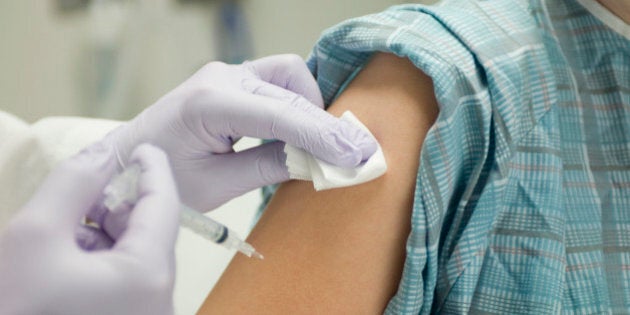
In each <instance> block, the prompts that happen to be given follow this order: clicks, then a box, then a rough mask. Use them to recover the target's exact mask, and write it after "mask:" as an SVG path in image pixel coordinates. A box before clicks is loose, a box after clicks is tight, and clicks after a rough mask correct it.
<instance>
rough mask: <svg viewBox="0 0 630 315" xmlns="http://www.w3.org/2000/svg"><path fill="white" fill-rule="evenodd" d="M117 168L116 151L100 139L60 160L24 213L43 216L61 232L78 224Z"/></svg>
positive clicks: (72, 233) (42, 217)
mask: <svg viewBox="0 0 630 315" xmlns="http://www.w3.org/2000/svg"><path fill="white" fill-rule="evenodd" d="M115 167H116V162H115V157H114V154H113V150H112V148H111V147H110V146H108V145H105V144H103V143H101V142H99V143H96V144H93V145H92V146H90V147H88V148H86V149H84V150H83V151H81V152H80V153H78V154H77V155H75V156H73V157H71V158H70V159H68V160H65V161H63V162H61V163H60V164H59V165H58V166H57V167H56V168H55V169H54V170H53V171H52V172H51V174H50V175H49V176H48V177H47V178H46V179H45V180H44V182H43V184H42V185H41V186H40V188H39V190H38V191H37V192H36V193H35V195H34V196H33V198H31V200H30V201H29V202H28V203H27V204H26V205H25V206H24V215H26V216H34V217H37V218H40V219H43V220H44V222H47V223H49V224H50V225H51V226H53V227H55V228H58V229H59V231H60V232H61V233H65V234H66V235H70V236H74V231H75V227H76V226H77V225H78V224H79V223H80V221H81V219H82V218H83V217H84V216H85V214H86V213H87V212H88V211H89V209H90V208H91V207H92V205H93V204H94V203H95V202H97V201H99V200H100V197H101V195H102V192H103V189H104V187H105V185H107V183H108V182H109V179H110V178H111V176H112V175H113V173H114V170H115Z"/></svg>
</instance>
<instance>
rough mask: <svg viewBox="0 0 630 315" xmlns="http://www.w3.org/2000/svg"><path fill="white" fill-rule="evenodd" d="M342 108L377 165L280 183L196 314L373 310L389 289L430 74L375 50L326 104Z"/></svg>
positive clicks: (423, 127) (425, 119) (399, 253)
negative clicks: (379, 158)
mask: <svg viewBox="0 0 630 315" xmlns="http://www.w3.org/2000/svg"><path fill="white" fill-rule="evenodd" d="M346 110H351V111H352V112H353V113H354V114H355V115H356V116H357V117H358V118H359V119H360V120H361V121H362V122H363V123H364V124H365V125H366V126H367V127H368V128H369V129H370V131H371V132H372V133H373V134H374V136H375V137H376V138H377V139H378V141H379V143H380V144H381V146H382V148H383V151H384V154H385V157H386V159H387V164H388V171H387V173H386V174H385V175H384V176H382V177H380V178H378V179H376V180H374V181H371V182H368V183H365V184H362V185H358V186H353V187H347V188H340V189H332V190H326V191H321V192H315V191H314V190H313V185H312V183H311V182H305V181H290V182H287V183H284V184H282V185H281V186H280V188H279V189H278V191H277V193H276V194H275V196H274V197H273V199H272V200H271V202H270V204H269V206H268V207H267V210H266V211H265V213H264V214H263V216H262V218H261V219H260V221H259V222H258V224H257V225H256V227H255V228H254V230H253V231H252V233H251V234H250V236H249V238H248V241H249V242H250V243H251V244H252V245H254V247H256V249H257V250H258V251H260V252H261V253H263V255H265V259H264V260H262V261H257V260H253V259H248V258H246V257H244V256H242V255H236V256H235V258H234V260H233V261H232V262H231V264H230V266H229V267H228V268H227V270H226V271H225V273H224V274H223V276H222V278H221V279H220V280H219V282H218V283H217V284H216V286H215V287H214V289H213V291H212V292H211V293H210V295H209V296H208V298H207V299H206V301H205V303H204V305H203V306H202V307H201V309H200V310H199V314H304V313H308V314H313V313H315V314H375V313H382V312H383V310H384V308H385V307H386V306H387V302H388V301H389V299H390V298H391V297H392V296H393V295H394V294H395V292H396V289H397V287H398V283H399V281H400V277H401V274H402V268H403V263H404V260H405V243H406V239H407V236H408V235H409V231H410V216H411V208H412V205H413V196H414V188H415V180H416V173H417V169H418V164H419V155H420V149H421V146H422V142H423V140H424V138H425V135H426V133H427V131H428V130H429V128H430V127H431V125H432V124H433V122H434V121H435V119H436V117H437V114H438V107H437V101H436V100H435V96H434V94H433V85H432V82H431V79H430V78H429V77H427V76H426V75H424V74H423V73H422V72H421V71H419V70H418V69H417V68H415V67H414V66H413V64H411V62H410V61H409V60H407V59H403V58H399V57H396V56H394V55H390V54H382V53H381V54H377V55H376V56H375V57H374V58H372V60H371V61H370V62H369V63H368V65H367V66H366V67H365V68H364V69H363V70H362V71H361V72H360V73H359V75H358V76H357V77H356V78H355V79H354V80H353V81H352V83H351V84H350V85H349V86H348V88H347V89H346V90H345V91H344V93H343V94H342V95H341V96H340V97H339V98H338V100H337V101H335V103H334V104H333V105H332V106H331V107H330V108H329V111H330V112H331V113H333V114H334V115H337V116H339V115H340V114H341V113H343V112H344V111H346Z"/></svg>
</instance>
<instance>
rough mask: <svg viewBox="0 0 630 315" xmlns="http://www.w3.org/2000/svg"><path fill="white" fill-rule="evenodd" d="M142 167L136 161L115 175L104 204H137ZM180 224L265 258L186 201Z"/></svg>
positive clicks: (234, 247)
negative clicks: (186, 204)
mask: <svg viewBox="0 0 630 315" xmlns="http://www.w3.org/2000/svg"><path fill="white" fill-rule="evenodd" d="M141 171H142V169H141V168H140V165H138V164H133V165H131V166H129V167H127V168H126V169H125V170H124V171H123V172H122V173H120V174H118V175H116V176H114V178H113V179H112V180H111V182H110V183H109V185H107V187H105V190H104V194H105V199H104V201H103V204H104V205H105V207H107V208H108V209H110V211H116V210H117V209H119V207H121V206H122V205H128V206H133V205H134V204H135V203H136V202H137V201H138V178H139V176H140V173H141ZM180 225H181V226H185V227H187V228H189V229H191V230H192V231H193V232H195V233H197V234H198V235H200V236H202V237H203V238H206V239H209V240H211V241H213V242H215V243H217V244H219V245H221V246H223V247H225V248H227V249H236V250H237V251H239V252H241V253H242V254H244V255H245V256H247V257H256V258H258V259H263V255H261V254H260V253H259V252H257V251H256V250H255V249H254V247H252V246H251V245H250V244H248V243H246V242H244V241H242V240H241V238H240V237H239V236H238V235H237V234H236V233H235V232H234V231H232V230H230V229H228V228H227V227H226V226H224V225H223V224H221V223H219V222H217V221H214V220H212V219H210V218H208V217H206V216H205V215H203V214H201V213H199V212H197V211H196V210H193V209H191V208H189V207H187V206H185V205H183V204H182V205H181V212H180Z"/></svg>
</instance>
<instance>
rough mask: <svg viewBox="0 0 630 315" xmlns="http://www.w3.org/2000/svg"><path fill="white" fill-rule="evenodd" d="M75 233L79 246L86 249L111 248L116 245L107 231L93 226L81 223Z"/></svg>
mask: <svg viewBox="0 0 630 315" xmlns="http://www.w3.org/2000/svg"><path fill="white" fill-rule="evenodd" d="M75 235H76V240H77V244H78V245H79V247H81V248H82V249H83V250H86V251H96V250H103V249H110V248H112V245H114V240H113V239H112V238H111V237H109V235H107V233H105V231H103V230H101V229H98V228H95V227H92V226H86V225H79V227H78V228H77V230H76V234H75Z"/></svg>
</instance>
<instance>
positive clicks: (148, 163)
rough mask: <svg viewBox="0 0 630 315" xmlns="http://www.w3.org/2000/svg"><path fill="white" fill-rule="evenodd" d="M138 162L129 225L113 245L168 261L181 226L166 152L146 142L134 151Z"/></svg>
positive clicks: (151, 259)
mask: <svg viewBox="0 0 630 315" xmlns="http://www.w3.org/2000/svg"><path fill="white" fill-rule="evenodd" d="M130 163H139V164H140V167H141V169H142V172H141V173H140V177H139V178H138V195H139V196H140V199H139V200H138V201H137V202H136V205H135V206H134V208H133V210H132V211H131V213H130V214H129V219H128V221H127V227H126V229H125V231H124V232H123V233H122V235H121V236H120V238H118V239H117V241H116V244H115V245H114V249H118V250H123V251H125V252H127V253H132V254H134V255H136V256H137V257H138V258H140V259H142V260H143V261H145V262H151V263H155V262H156V261H167V260H169V259H170V258H172V257H173V252H174V247H175V240H176V239H177V231H178V228H179V212H180V203H179V196H178V194H177V188H176V186H175V180H174V179H173V175H172V173H171V168H170V166H169V162H168V158H167V156H166V154H165V153H164V152H163V151H162V150H160V149H159V148H157V147H154V146H151V145H147V144H143V145H140V146H138V148H136V149H135V150H134V152H133V153H132V154H131V159H130Z"/></svg>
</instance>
